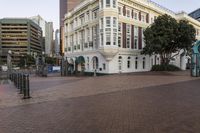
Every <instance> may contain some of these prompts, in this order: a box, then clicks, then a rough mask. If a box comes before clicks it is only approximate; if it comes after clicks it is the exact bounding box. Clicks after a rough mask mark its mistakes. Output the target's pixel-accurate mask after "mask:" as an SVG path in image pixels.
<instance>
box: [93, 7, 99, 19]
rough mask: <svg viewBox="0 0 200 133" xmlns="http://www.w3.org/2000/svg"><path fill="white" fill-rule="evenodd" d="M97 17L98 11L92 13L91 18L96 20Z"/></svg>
mask: <svg viewBox="0 0 200 133" xmlns="http://www.w3.org/2000/svg"><path fill="white" fill-rule="evenodd" d="M97 17H98V9H96V10H94V11H92V18H93V19H96V18H97Z"/></svg>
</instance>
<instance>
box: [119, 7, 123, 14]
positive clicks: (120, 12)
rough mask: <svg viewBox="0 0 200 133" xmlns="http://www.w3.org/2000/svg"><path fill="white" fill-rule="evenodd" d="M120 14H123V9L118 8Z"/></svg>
mask: <svg viewBox="0 0 200 133" xmlns="http://www.w3.org/2000/svg"><path fill="white" fill-rule="evenodd" d="M118 12H119V15H121V14H122V8H121V7H118Z"/></svg>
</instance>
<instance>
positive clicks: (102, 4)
mask: <svg viewBox="0 0 200 133" xmlns="http://www.w3.org/2000/svg"><path fill="white" fill-rule="evenodd" d="M103 1H104V0H101V8H103Z"/></svg>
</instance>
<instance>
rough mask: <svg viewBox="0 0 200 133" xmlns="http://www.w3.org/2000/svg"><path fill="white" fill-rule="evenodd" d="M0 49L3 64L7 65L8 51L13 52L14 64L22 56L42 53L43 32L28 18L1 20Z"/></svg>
mask: <svg viewBox="0 0 200 133" xmlns="http://www.w3.org/2000/svg"><path fill="white" fill-rule="evenodd" d="M0 49H1V55H0V58H1V59H2V61H3V63H6V60H7V54H8V51H9V50H11V51H12V53H13V54H12V56H13V60H12V62H13V63H14V64H17V63H18V62H19V60H20V56H23V55H26V54H30V55H36V54H37V55H39V54H41V53H42V30H41V28H40V27H39V26H38V25H37V24H35V23H34V22H33V21H32V20H30V19H27V18H4V19H0Z"/></svg>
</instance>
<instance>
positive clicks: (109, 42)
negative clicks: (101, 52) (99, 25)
mask: <svg viewBox="0 0 200 133" xmlns="http://www.w3.org/2000/svg"><path fill="white" fill-rule="evenodd" d="M110 44H111V37H110V33H107V34H106V45H110Z"/></svg>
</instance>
